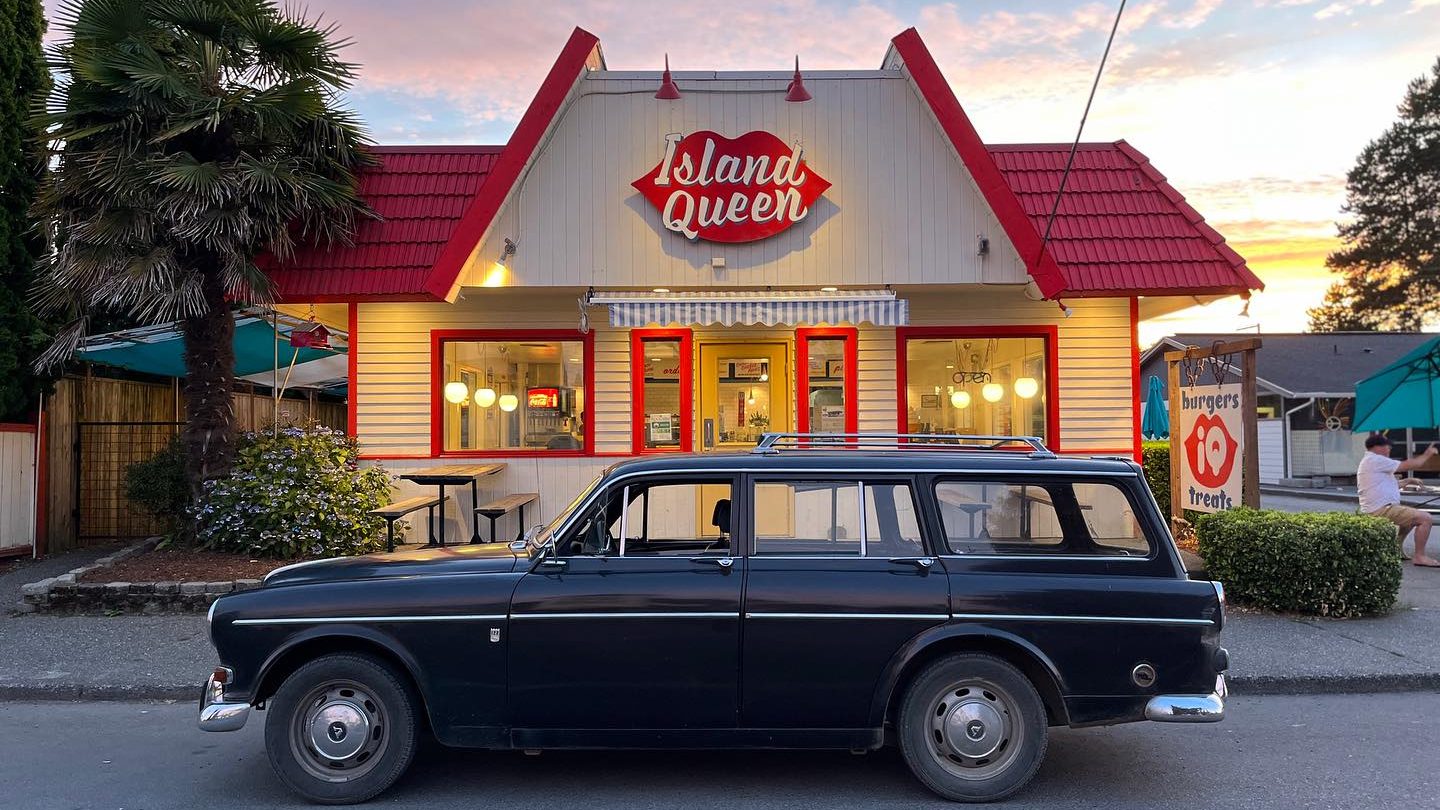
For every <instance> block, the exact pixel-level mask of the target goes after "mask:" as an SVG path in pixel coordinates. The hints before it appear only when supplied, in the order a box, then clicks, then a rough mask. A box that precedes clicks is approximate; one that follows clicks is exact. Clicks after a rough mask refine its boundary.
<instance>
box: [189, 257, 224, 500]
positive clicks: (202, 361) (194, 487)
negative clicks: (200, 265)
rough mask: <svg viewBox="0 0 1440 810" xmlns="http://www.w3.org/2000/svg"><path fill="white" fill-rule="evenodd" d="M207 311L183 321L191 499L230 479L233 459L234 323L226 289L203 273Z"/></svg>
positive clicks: (213, 276) (211, 276)
mask: <svg viewBox="0 0 1440 810" xmlns="http://www.w3.org/2000/svg"><path fill="white" fill-rule="evenodd" d="M203 283H204V292H205V303H206V305H207V311H206V312H205V313H204V314H202V315H197V316H195V317H193V318H186V319H185V320H184V321H182V322H181V329H182V331H183V333H184V336H185V416H186V423H185V434H184V440H185V451H186V466H185V471H186V477H187V479H188V481H189V484H190V496H191V498H192V499H193V500H196V501H198V500H199V498H200V494H201V492H202V486H203V484H204V482H205V481H208V480H211V479H214V478H223V477H225V476H227V475H229V474H230V467H231V464H232V463H233V462H234V460H235V406H234V386H235V320H234V318H233V317H232V316H231V314H230V305H229V302H228V301H226V299H225V289H224V286H223V285H222V284H221V282H220V279H219V278H217V277H216V275H215V273H214V272H213V271H210V272H205V273H204V282H203Z"/></svg>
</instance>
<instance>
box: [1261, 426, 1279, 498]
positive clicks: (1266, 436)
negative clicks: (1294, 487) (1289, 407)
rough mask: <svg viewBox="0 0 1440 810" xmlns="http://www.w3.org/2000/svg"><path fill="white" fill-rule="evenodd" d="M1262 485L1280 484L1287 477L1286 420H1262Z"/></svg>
mask: <svg viewBox="0 0 1440 810" xmlns="http://www.w3.org/2000/svg"><path fill="white" fill-rule="evenodd" d="M1258 428H1259V437H1260V483H1262V484H1278V483H1280V479H1281V478H1284V477H1285V420H1284V419H1261V420H1260V421H1259V425H1258Z"/></svg>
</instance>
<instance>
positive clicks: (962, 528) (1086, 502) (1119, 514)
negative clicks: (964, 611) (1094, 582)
mask: <svg viewBox="0 0 1440 810" xmlns="http://www.w3.org/2000/svg"><path fill="white" fill-rule="evenodd" d="M935 500H936V503H937V505H938V507H939V511H940V520H941V523H942V525H943V526H944V529H945V542H946V545H947V546H948V548H949V551H950V553H952V554H1014V555H1032V554H1034V555H1045V554H1085V555H1097V556H1146V555H1148V554H1149V553H1150V543H1149V540H1148V539H1147V538H1146V536H1145V532H1144V529H1143V528H1142V526H1141V525H1140V522H1139V520H1137V519H1136V516H1135V509H1134V505H1133V504H1132V503H1131V501H1130V498H1129V496H1128V495H1127V494H1126V493H1125V491H1124V490H1123V489H1122V488H1120V487H1118V486H1116V485H1114V484H1110V483H1106V482H1093V481H1077V482H1064V481H1053V482H1041V483H1034V482H1025V483H1022V482H1006V481H941V482H939V483H937V484H936V486H935Z"/></svg>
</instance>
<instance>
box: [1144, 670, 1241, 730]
mask: <svg viewBox="0 0 1440 810" xmlns="http://www.w3.org/2000/svg"><path fill="white" fill-rule="evenodd" d="M1225 695H1226V692H1225V676H1224V675H1216V676H1215V691H1214V692H1211V693H1210V694H1208V695H1156V696H1155V697H1153V698H1150V702H1149V703H1146V704H1145V719H1146V720H1154V721H1155V722H1157V723H1218V722H1220V721H1221V720H1224V719H1225Z"/></svg>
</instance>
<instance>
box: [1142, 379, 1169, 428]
mask: <svg viewBox="0 0 1440 810" xmlns="http://www.w3.org/2000/svg"><path fill="white" fill-rule="evenodd" d="M1140 433H1141V435H1143V436H1144V437H1145V438H1147V439H1167V438H1169V437H1170V413H1169V410H1168V407H1167V405H1166V403H1165V383H1163V382H1161V381H1160V378H1159V377H1157V376H1156V375H1154V374H1151V375H1150V392H1149V393H1148V394H1146V395H1145V419H1144V421H1142V422H1141V423H1140Z"/></svg>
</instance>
